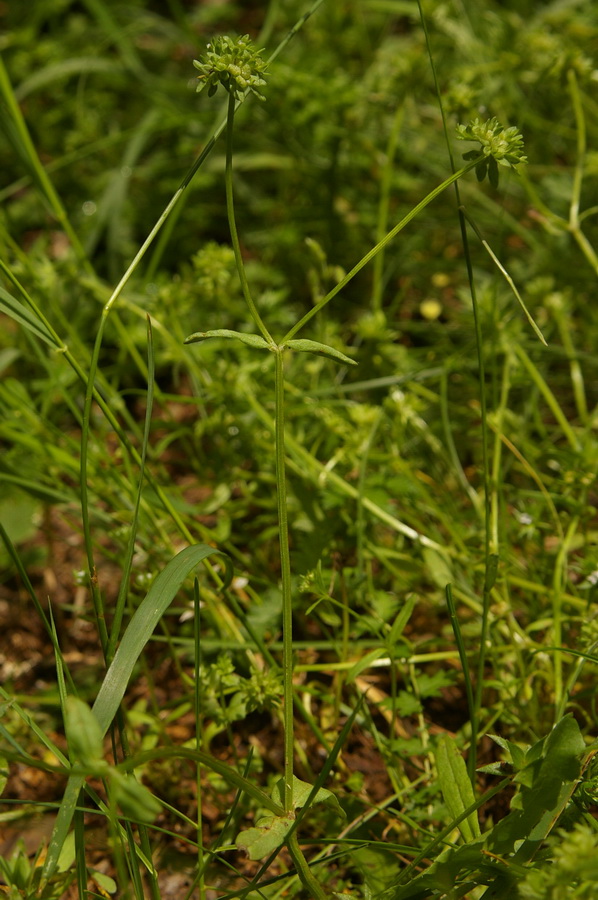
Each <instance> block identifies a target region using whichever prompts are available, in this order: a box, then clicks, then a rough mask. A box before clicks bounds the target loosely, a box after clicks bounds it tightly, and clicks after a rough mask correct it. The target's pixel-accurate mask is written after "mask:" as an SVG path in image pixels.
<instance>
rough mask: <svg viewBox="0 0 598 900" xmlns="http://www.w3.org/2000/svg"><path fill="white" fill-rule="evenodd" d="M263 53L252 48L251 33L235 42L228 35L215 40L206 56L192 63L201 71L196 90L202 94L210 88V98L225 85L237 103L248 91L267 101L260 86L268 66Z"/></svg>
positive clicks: (263, 82)
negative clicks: (220, 85)
mask: <svg viewBox="0 0 598 900" xmlns="http://www.w3.org/2000/svg"><path fill="white" fill-rule="evenodd" d="M260 53H261V51H260V50H256V49H255V48H254V47H253V44H252V43H251V40H250V38H249V35H248V34H245V35H243V37H239V38H237V40H236V41H234V40H233V39H232V38H230V37H228V36H227V35H225V36H224V37H217V38H214V40H213V41H212V43H211V44H208V46H207V52H206V54H205V56H204V57H202V59H199V60H198V59H194V60H193V65H194V66H195V68H196V69H199V71H200V72H201V74H200V75H198V76H197V77H198V79H199V84H198V85H197V90H198V91H203V89H204V88H205V87H207V88H208V96H210V97H211V96H212V95H213V94H215V93H216V90H217V88H218V85H219V84H222V85H223V86H224V88H225V89H226V90H227V91H228V92H229V94H233V96H234V97H235V99H236V100H240V99H241V97H242V96H243V95H244V94H245V91H247V90H250V91H251V92H252V93H253V94H255V96H256V97H258V98H259V99H260V100H265V99H266V98H265V97H264V96H263V95H262V94H260V92H259V90H258V87H259V86H261V85H263V84H265V83H266V82H265V80H264V78H262V75H263V74H264V71H265V69H266V66H267V63H266V61H265V60H263V59H262V57H261V56H260Z"/></svg>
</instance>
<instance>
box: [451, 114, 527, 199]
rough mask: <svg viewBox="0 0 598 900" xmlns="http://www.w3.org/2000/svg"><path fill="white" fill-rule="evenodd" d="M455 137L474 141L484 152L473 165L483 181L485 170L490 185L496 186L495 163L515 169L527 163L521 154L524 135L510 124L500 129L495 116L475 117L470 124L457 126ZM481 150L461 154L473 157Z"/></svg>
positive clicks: (496, 167) (479, 178) (496, 170)
mask: <svg viewBox="0 0 598 900" xmlns="http://www.w3.org/2000/svg"><path fill="white" fill-rule="evenodd" d="M457 138H458V140H460V141H477V142H478V143H479V144H480V145H481V147H480V149H481V152H482V154H483V157H482V159H480V162H479V163H478V165H477V166H476V174H477V176H478V181H483V180H484V178H485V176H486V172H488V177H489V179H490V183H491V184H492V185H493V187H497V185H498V166H505V167H507V168H509V167H510V168H513V169H514V168H516V167H517V166H518V165H520V164H521V163H526V162H527V157H526V156H525V155H524V153H523V138H522V136H521V134H520V133H519V132H518V131H517V128H516V127H515V126H514V125H512V126H511V127H510V128H503V126H502V125H501V124H500V122H499V121H498V119H496V118H494V117H493V118H492V119H487V120H486V121H485V122H481V121H480V120H479V119H474V120H473V122H470V123H469V125H457ZM479 155H480V150H470V151H469V152H468V153H464V154H463V159H475V158H476V157H478V156H479Z"/></svg>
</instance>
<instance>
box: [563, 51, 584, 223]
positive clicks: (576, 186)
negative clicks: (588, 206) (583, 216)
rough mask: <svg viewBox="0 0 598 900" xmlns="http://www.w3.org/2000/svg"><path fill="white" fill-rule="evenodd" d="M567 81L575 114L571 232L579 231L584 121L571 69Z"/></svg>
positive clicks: (579, 97)
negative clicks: (575, 153) (575, 159)
mask: <svg viewBox="0 0 598 900" xmlns="http://www.w3.org/2000/svg"><path fill="white" fill-rule="evenodd" d="M567 81H568V82H569V93H570V94H571V101H572V103H573V110H574V112H575V124H576V126H577V161H576V163H575V172H574V173H573V190H572V192H571V205H570V207H569V228H570V229H571V231H574V230H578V229H579V203H580V200H581V186H582V182H583V169H584V163H585V156H586V121H585V118H584V114H583V106H582V103H581V96H580V93H579V85H578V83H577V78H576V76H575V72H574V70H573V69H569V71H568V72H567Z"/></svg>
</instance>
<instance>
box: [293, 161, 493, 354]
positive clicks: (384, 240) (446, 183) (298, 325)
mask: <svg viewBox="0 0 598 900" xmlns="http://www.w3.org/2000/svg"><path fill="white" fill-rule="evenodd" d="M480 158H481V155H480V157H476V159H472V160H471V161H470V162H469V163H468V164H467V165H466V166H463V168H462V169H459V170H458V171H457V172H454V173H453V174H452V175H451V176H450V177H449V178H447V179H445V181H443V182H442V183H441V184H439V185H437V187H435V188H434V190H432V191H430V193H429V194H427V195H426V196H425V197H424V199H423V200H420V202H419V203H418V204H417V205H416V206H414V207H413V209H411V210H410V211H409V212H408V213H407V215H406V216H404V217H403V218H402V219H401V221H400V222H398V223H397V224H396V225H395V227H394V228H393V229H391V231H389V232H388V234H387V235H386V236H385V237H383V238H382V240H381V241H378V243H377V244H376V245H375V247H372V249H371V250H369V251H368V252H367V253H366V254H365V256H362V258H361V259H360V260H359V262H358V263H356V264H355V265H354V266H353V268H352V269H351V271H350V272H348V273H347V274H346V275H345V277H344V278H342V279H341V281H339V282H338V284H336V285H335V286H334V287H333V288H332V290H331V291H329V292H328V293H327V294H326V296H325V297H323V298H322V299H321V300H320V302H319V303H317V304H316V305H315V306H314V307H313V308H312V309H310V310H309V312H307V313H306V314H305V315H304V316H303V318H301V319H300V320H299V321H298V322H297V323H296V324H295V325H293V327H292V328H291V329H290V331H288V332H287V333H286V334H285V336H284V338H283V340H282V341H281V343H282V344H284V343H286V341H290V340H291V338H293V337H294V336H295V335H296V334H297V332H298V331H300V330H301V329H302V328H303V327H304V326H305V325H307V323H308V322H309V321H311V319H313V317H314V316H315V315H317V314H318V313H319V312H320V310H321V309H323V308H324V307H325V306H326V305H327V304H328V303H330V301H331V300H332V298H333V297H336V295H337V294H338V293H339V291H342V289H343V288H344V287H345V286H346V285H347V284H348V283H349V282H350V281H351V280H352V279H353V278H355V276H356V275H357V273H358V272H361V270H362V269H363V268H364V266H367V264H368V263H369V262H371V261H372V259H374V257H375V256H377V255H378V253H380V251H381V250H383V249H384V248H385V247H386V245H387V244H389V243H390V242H391V241H392V240H393V238H395V237H396V236H397V234H398V233H399V232H400V231H402V230H403V228H405V226H406V225H408V224H409V222H411V221H412V220H413V219H415V218H416V216H418V215H419V214H420V212H422V210H424V209H425V208H426V206H428V205H429V204H430V203H431V202H432V200H435V199H436V197H438V196H439V195H440V194H442V192H443V191H445V190H446V189H447V188H448V187H450V186H451V184H454V183H455V182H456V181H458V180H459V178H462V177H463V175H465V174H466V173H467V172H470V171H471V170H472V169H473V168H475V167H476V166H477V164H478V163H479V161H480Z"/></svg>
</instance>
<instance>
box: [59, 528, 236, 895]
mask: <svg viewBox="0 0 598 900" xmlns="http://www.w3.org/2000/svg"><path fill="white" fill-rule="evenodd" d="M211 555H218V556H221V557H222V559H223V560H224V562H225V566H226V573H225V577H224V583H225V585H228V584H229V583H230V581H231V578H232V574H233V569H232V563H231V561H230V559H229V558H228V556H226V555H225V554H223V553H221V551H220V550H216V549H215V548H214V547H210V546H208V545H207V544H194V545H193V546H191V547H185V549H184V550H181V552H180V553H178V554H177V555H176V556H175V557H174V558H173V559H171V560H170V562H169V563H168V564H167V565H166V566H165V568H164V569H163V570H162V571H161V572H160V574H159V575H158V577H157V578H156V580H155V581H154V583H153V584H152V586H151V588H150V589H149V591H148V593H147V594H146V596H145V597H144V599H143V600H142V601H141V603H140V605H139V607H138V608H137V610H136V611H135V613H134V614H133V618H132V619H131V621H130V622H129V624H128V626H127V628H126V630H125V633H124V634H123V638H122V640H121V642H120V645H119V648H118V650H117V651H116V654H115V656H114V659H113V660H112V664H111V665H110V668H109V669H108V671H107V672H106V675H105V677H104V681H103V682H102V686H101V687H100V690H99V692H98V695H97V697H96V701H95V703H94V705H93V709H92V713H93V715H94V716H95V718H96V719H97V721H98V724H99V727H100V735H101V736H103V735H105V734H106V732H107V731H108V728H109V727H110V723H111V722H112V720H113V718H114V716H115V715H116V713H117V711H118V708H119V706H120V703H121V700H122V699H123V697H124V694H125V691H126V689H127V685H128V683H129V678H130V677H131V675H132V674H133V669H134V668H135V664H136V663H137V660H138V659H139V656H140V654H141V652H142V650H143V648H144V647H145V645H146V644H147V642H148V640H149V639H150V637H151V636H152V633H153V631H154V629H155V627H156V625H157V624H158V622H159V621H160V619H161V618H162V616H163V615H164V613H165V612H166V610H167V609H168V607H169V606H170V604H171V603H172V601H173V600H174V598H175V597H176V595H177V593H178V591H179V589H180V588H181V585H182V584H183V582H184V580H185V578H186V577H187V576H188V575H189V574H190V573H191V572H192V571H193V570H194V569H195V567H196V566H198V565H199V563H200V562H201V561H202V560H204V559H206V557H208V556H211ZM79 711H80V710H79ZM84 782H85V778H84V777H83V776H82V775H78V774H77V775H71V776H70V777H69V780H68V782H67V786H66V789H65V792H64V796H63V798H62V803H61V804H60V809H59V811H58V815H57V817H56V823H55V825H54V831H53V833H52V837H51V839H50V844H49V846H48V852H47V854H46V859H45V862H44V867H43V873H42V877H43V879H45V880H46V881H47V880H48V879H49V878H51V876H52V875H53V874H54V872H55V870H56V866H57V865H58V859H59V857H60V852H61V850H62V847H63V845H64V842H65V840H66V837H67V834H68V831H69V828H70V824H71V821H72V819H73V815H74V812H75V807H76V805H77V798H78V795H79V791H80V790H81V788H82V787H83V784H84Z"/></svg>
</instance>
